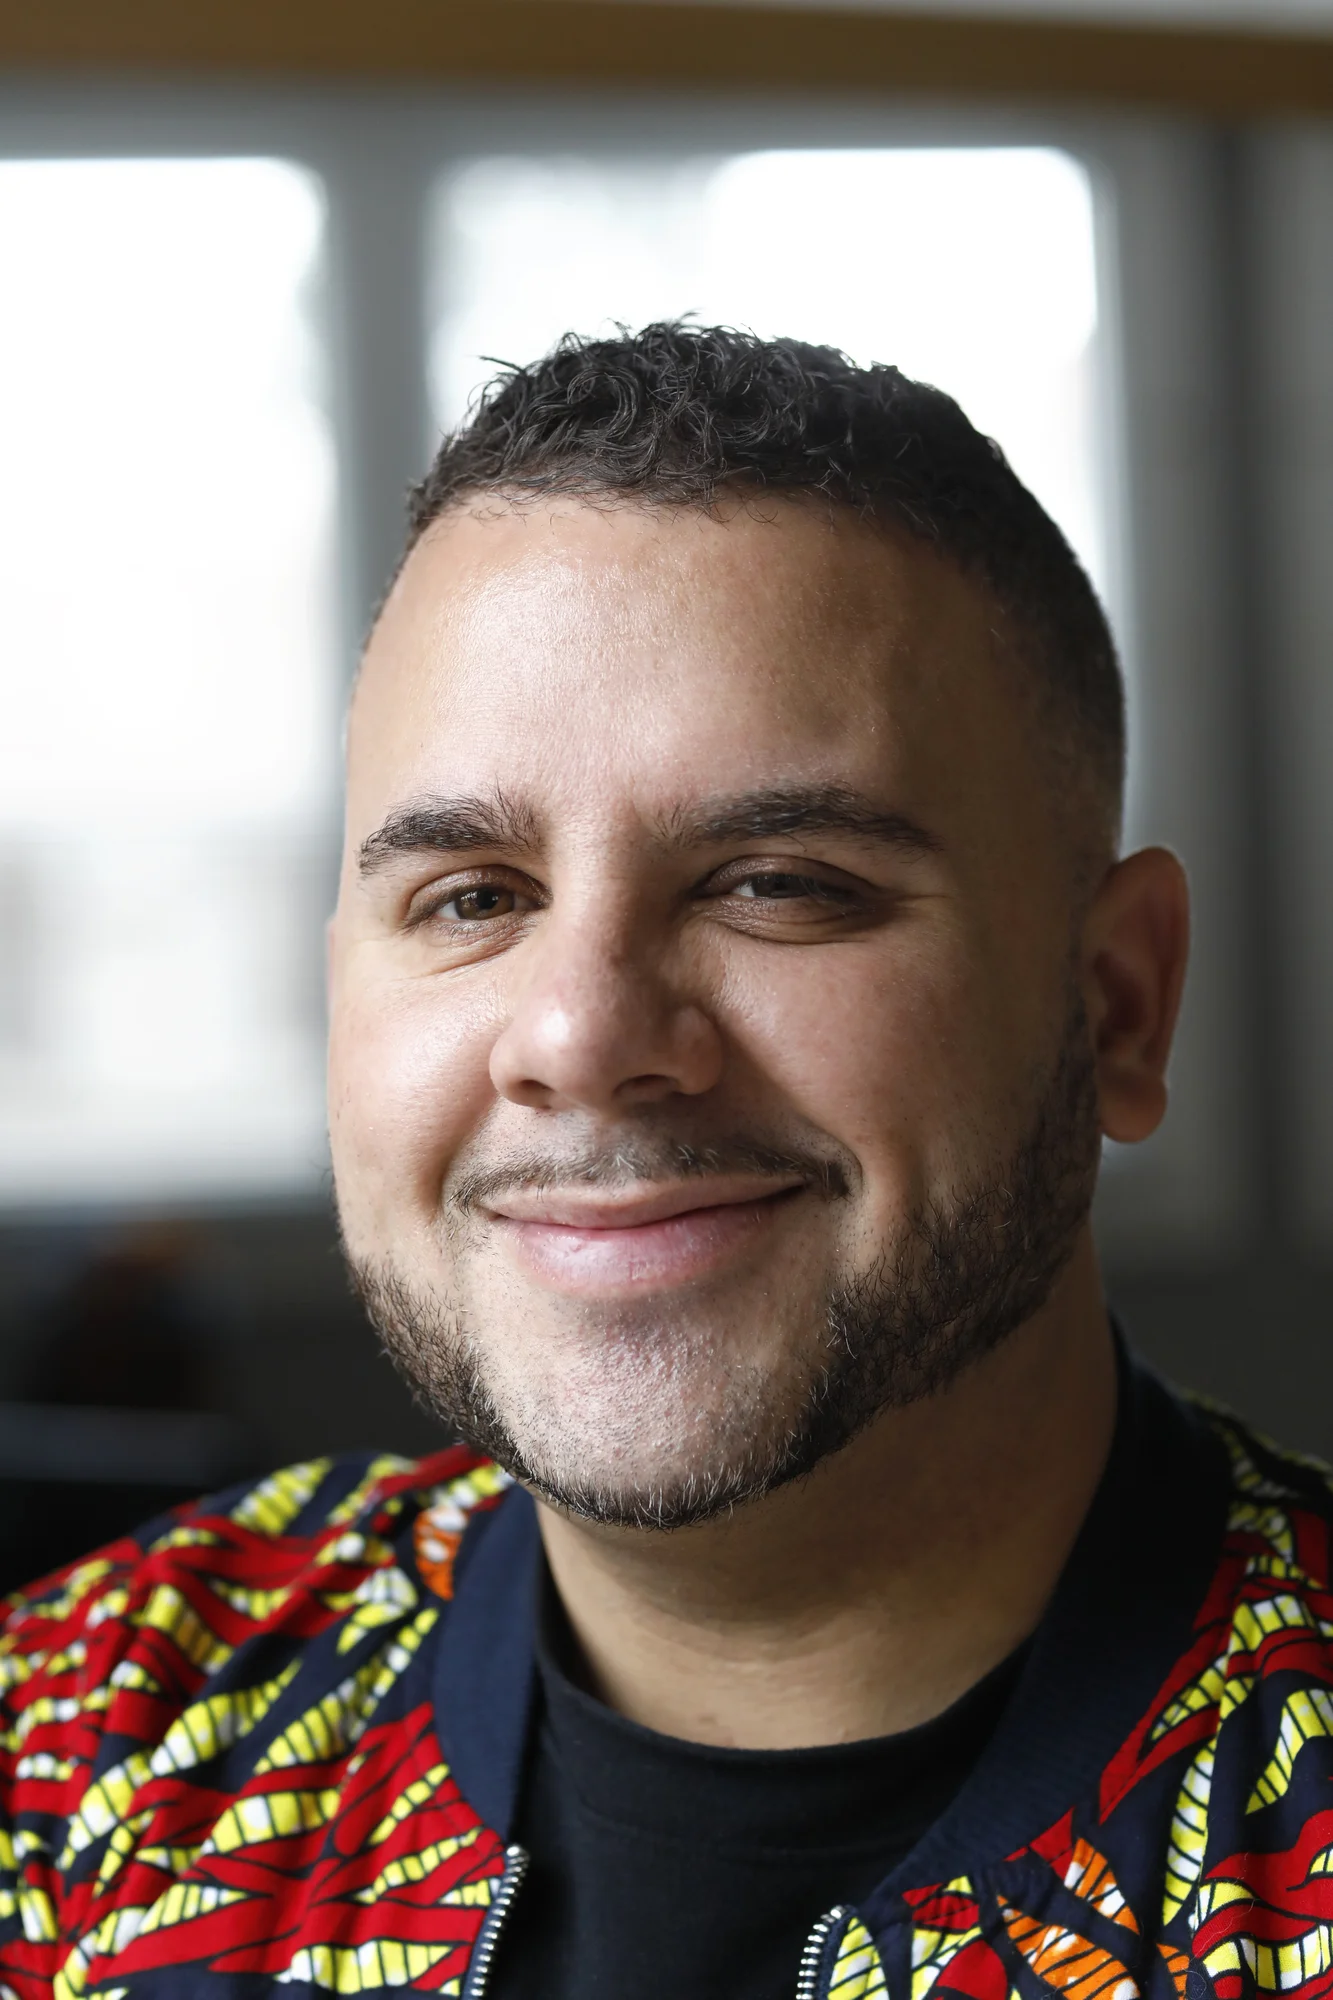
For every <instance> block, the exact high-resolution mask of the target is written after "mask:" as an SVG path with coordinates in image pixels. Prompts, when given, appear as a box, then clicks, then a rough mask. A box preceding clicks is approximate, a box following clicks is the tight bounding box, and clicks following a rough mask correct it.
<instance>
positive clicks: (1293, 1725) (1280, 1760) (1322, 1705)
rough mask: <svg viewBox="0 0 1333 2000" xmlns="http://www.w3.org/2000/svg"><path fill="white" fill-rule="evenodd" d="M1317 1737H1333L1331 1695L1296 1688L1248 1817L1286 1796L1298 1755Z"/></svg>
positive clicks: (1252, 1796)
mask: <svg viewBox="0 0 1333 2000" xmlns="http://www.w3.org/2000/svg"><path fill="white" fill-rule="evenodd" d="M1319 1736H1333V1692H1331V1691H1330V1690H1329V1689H1328V1688H1322V1687H1309V1688H1299V1689H1298V1690H1297V1691H1296V1693H1295V1694H1292V1695H1288V1697H1287V1699H1286V1701H1285V1702H1284V1703H1283V1705H1282V1720H1281V1722H1280V1723H1279V1725H1278V1735H1277V1742H1276V1744H1275V1745H1274V1748H1273V1754H1272V1756H1271V1757H1270V1758H1269V1760H1268V1763H1267V1764H1266V1765H1265V1767H1264V1770H1263V1774H1262V1776H1261V1777H1260V1779H1259V1782H1258V1784H1257V1785H1256V1786H1255V1788H1254V1790H1253V1792H1252V1793H1251V1794H1250V1798H1249V1802H1248V1804H1247V1805H1246V1807H1245V1810H1246V1812H1247V1813H1252V1812H1258V1811H1259V1809H1260V1807H1261V1806H1271V1805H1274V1804H1276V1802H1277V1800H1278V1799H1280V1798H1283V1797H1284V1796H1285V1794H1286V1792H1287V1790H1288V1788H1289V1786H1290V1784H1291V1776H1292V1772H1293V1771H1294V1769H1295V1767H1296V1758H1297V1756H1298V1754H1299V1753H1300V1751H1302V1750H1303V1749H1304V1748H1305V1745H1306V1744H1307V1743H1310V1742H1312V1741H1313V1740H1314V1739H1315V1738H1316V1737H1319Z"/></svg>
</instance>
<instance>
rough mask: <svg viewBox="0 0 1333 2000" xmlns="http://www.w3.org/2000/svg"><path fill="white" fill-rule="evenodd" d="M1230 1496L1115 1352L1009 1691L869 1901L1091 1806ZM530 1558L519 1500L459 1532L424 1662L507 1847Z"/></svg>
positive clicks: (460, 1769) (1138, 1712) (1220, 1475)
mask: <svg viewBox="0 0 1333 2000" xmlns="http://www.w3.org/2000/svg"><path fill="white" fill-rule="evenodd" d="M1227 1496H1228V1472H1227V1464H1226V1456H1225V1452H1224V1450H1223V1448H1222V1446H1221V1444H1220V1443H1219V1441H1218V1440H1217V1438H1216V1436H1215V1434H1214V1432H1213V1431H1212V1429H1211V1427H1210V1426H1209V1425H1208V1424H1207V1423H1206V1422H1205V1421H1204V1420H1203V1419H1201V1418H1200V1417H1199V1416H1198V1415H1197V1414H1196V1413H1195V1412H1194V1411H1192V1410H1191V1409H1189V1408H1188V1407H1187V1406H1185V1405H1183V1404H1182V1403H1180V1402H1179V1401H1178V1399H1177V1398H1176V1397H1175V1396H1173V1395H1172V1394H1171V1393H1170V1392H1169V1391H1168V1390H1167V1389H1166V1388H1164V1387H1163V1385H1162V1383H1161V1382H1159V1381H1158V1380H1157V1378H1156V1377H1155V1376H1154V1375H1152V1374H1151V1373H1150V1372H1149V1371H1148V1370H1147V1369H1145V1368H1143V1367H1141V1366H1139V1365H1138V1364H1136V1363H1134V1362H1132V1361H1129V1360H1128V1359H1127V1358H1126V1357H1125V1356H1124V1355H1123V1353H1122V1355H1121V1382H1120V1404H1119V1413H1118V1416H1117V1422H1116V1432H1115V1438H1114V1442H1113V1444H1112V1448H1111V1454H1110V1458H1109V1459H1108V1462H1107V1466H1106V1471H1105V1473H1104V1474H1103V1477H1102V1480H1101V1484H1100V1485H1099V1487H1098V1489H1097V1494H1096V1497H1095V1498H1094V1500H1093V1504H1092V1507H1091V1508H1090V1510H1089V1512H1088V1517H1087V1519H1086V1521H1085V1522H1084V1524H1083V1528H1082V1530H1081V1532H1080V1534H1079V1537H1078V1540H1077V1542H1076V1544H1075V1546H1074V1550H1073V1553H1072V1554H1071V1556H1070V1558H1069V1561H1068V1563H1067V1564H1066V1566H1065V1569H1064V1572H1063V1574H1062V1576H1061V1578H1060V1582H1059V1584H1058V1585H1057V1587H1056V1591H1055V1594H1054V1596H1053V1598H1052V1600H1051V1603H1050V1605H1049V1607H1048V1609H1047V1611H1046V1614H1045V1616H1044V1618H1043V1619H1042V1622H1041V1624H1040V1625H1039V1626H1038V1628H1037V1632H1036V1634H1035V1636H1034V1640H1033V1645H1032V1651H1031V1654H1030V1656H1029V1659H1028V1661H1027V1664H1026V1667H1025V1669H1024V1672H1023V1674H1022V1676H1021V1678H1020V1680H1019V1683H1018V1686H1017V1688H1016V1689H1015V1690H1014V1694H1013V1697H1012V1699H1011V1700H1010V1702H1009V1705H1008V1707H1007V1708H1006V1710H1005V1713H1004V1715H1003V1717H1002V1719H1001V1721H1000V1724H999V1727H998V1728H997V1730H996V1732H995V1735H994V1737H993V1738H992V1740H991V1742H990V1744H989V1746H988V1748H987V1749H986V1751H985V1752H984V1753H983V1755H982V1757H981V1759H980V1761H979V1762H978V1764H977V1766H976V1768H975V1770H974V1771H973V1772H972V1774H971V1776H970V1777H969V1778H968V1780H967V1781H966V1783H965V1784H964V1785H963V1787H962V1790H961V1791H960V1792H959V1794H958V1796H957V1797H956V1798H955V1800H954V1801H953V1803H952V1805H950V1806H949V1807H948V1809H947V1810H946V1811H945V1812H944V1813H943V1814H942V1815H941V1817H940V1818H939V1819H938V1820H937V1821H936V1823H935V1825H934V1826H933V1827H932V1828H931V1829H930V1831H929V1832H928V1833H927V1834H926V1836H925V1838H924V1839H923V1840H922V1841H921V1842H920V1844H919V1845H918V1846H917V1847H916V1849H915V1850H914V1851H913V1852H912V1853H911V1854H910V1855H909V1856H908V1857H907V1859H906V1860H905V1861H904V1862H903V1863H902V1865H901V1867H900V1868H898V1869H896V1870H895V1872H894V1874H893V1875H892V1877H890V1879H889V1881H888V1882H886V1883H885V1884H884V1886H883V1889H882V1890H881V1891H879V1892H877V1895H876V1897H875V1898H874V1899H873V1903H878V1901H879V1897H880V1896H881V1895H883V1896H890V1897H891V1896H893V1895H894V1894H896V1893H897V1892H898V1891H900V1890H901V1889H903V1888H907V1887H911V1886H915V1885H919V1884H929V1883H931V1882H937V1881H940V1880H942V1879H947V1878H949V1877H951V1876H953V1875H957V1874H962V1873H967V1872H969V1871H971V1870H973V1869H975V1868H978V1867H983V1866H985V1865H986V1864H987V1863H989V1862H992V1861H995V1860H999V1859H1000V1858H1002V1857H1003V1856H1004V1855H1006V1854H1010V1853H1013V1852H1014V1850H1015V1849H1016V1848H1019V1847H1021V1846H1023V1845H1025V1844H1026V1842H1028V1841H1030V1840H1033V1839H1035V1838H1036V1837H1037V1835H1038V1834H1040V1833H1043V1832H1045V1831H1046V1830H1047V1828H1048V1827H1050V1826H1052V1825H1053V1824H1054V1823H1055V1822H1056V1821H1057V1820H1058V1819H1059V1818H1060V1817H1061V1815H1062V1814H1063V1813H1065V1812H1066V1811H1068V1809H1069V1808H1070V1807H1071V1806H1072V1805H1074V1804H1076V1803H1077V1802H1078V1801H1079V1800H1080V1799H1081V1798H1085V1797H1087V1796H1089V1795H1090V1794H1092V1793H1094V1792H1095V1790H1096V1787H1097V1783H1098V1780H1099V1779H1100V1776H1101V1773H1102V1771H1103V1770H1104V1769H1105V1767H1106V1765H1107V1764H1108V1763H1109V1762H1110V1761H1111V1758H1112V1757H1113V1756H1114V1755H1115V1753H1116V1751H1117V1750H1118V1749H1119V1748H1120V1746H1121V1744H1122V1743H1123V1742H1124V1740H1125V1738H1126V1737H1127V1736H1128V1735H1129V1733H1130V1731H1131V1730H1132V1729H1133V1727H1134V1725H1135V1723H1136V1722H1137V1721H1138V1720H1139V1719H1140V1717H1141V1716H1142V1715H1143V1713H1144V1711H1145V1710H1146V1709H1147V1707H1148V1704H1149V1702H1150V1701H1151V1700H1152V1698H1153V1695H1154V1694H1155V1693H1156V1692H1157V1690H1158V1688H1159V1687H1160V1686H1161V1684H1162V1682H1163V1680H1164V1679H1165V1677H1166V1675H1167V1673H1168V1672H1169V1670H1170V1668H1171V1666H1172V1664H1173V1663H1174V1662H1175V1661H1176V1660H1177V1659H1178V1658H1179V1657H1180V1655H1181V1654H1182V1653H1183V1652H1184V1651H1185V1650H1186V1648H1187V1647H1188V1645H1189V1642H1190V1635H1191V1632H1192V1629H1193V1625H1194V1621H1195V1618H1196V1616H1197V1614H1198V1611H1199V1609H1200V1607H1201V1605H1202V1603H1203V1600H1204V1597H1205V1596H1206V1594H1207V1591H1208V1586H1209V1583H1210V1581H1211V1579H1212V1575H1213V1571H1214V1568H1215V1566H1216V1563H1217V1559H1218V1554H1219V1547H1220V1542H1221V1537H1222V1532H1223V1528H1224V1525H1225V1518H1226V1507H1227ZM1168 1543H1169V1547H1168ZM541 1561H542V1556H541V1538H540V1534H539V1532H538V1527H537V1510H536V1507H535V1505H534V1503H533V1501H532V1499H531V1497H530V1495H529V1494H527V1493H525V1492H524V1491H523V1490H522V1489H521V1488H518V1487H515V1488H513V1489H512V1490H511V1491H510V1492H509V1493H508V1494H507V1495H506V1496H505V1498H504V1500H503V1501H502V1502H501V1503H500V1505H499V1506H498V1507H497V1508H495V1509H494V1510H493V1511H491V1512H489V1513H484V1514H479V1515H477V1516H475V1517H474V1519H473V1521H472V1523H471V1525H470V1526H469V1528H468V1531H467V1534H466V1536H465V1538H464V1542H463V1546H462V1549H461V1550H460V1552H459V1558H458V1566H457V1581H456V1595H455V1600H454V1603H453V1605H452V1606H451V1608H450V1610H449V1613H448V1615H447V1616H446V1618H445V1619H444V1620H443V1621H442V1625H443V1631H442V1634H441V1638H440V1642H439V1651H438V1654H437V1659H436V1669H435V1676H436V1677H435V1713H436V1727H437V1730H438V1732H439V1735H440V1739H441V1743H442V1745H443V1748H444V1751H445V1755H446V1756H447V1757H448V1759H449V1763H450V1766H451V1769H452V1772H453V1776H454V1779H455V1781H456V1783H457V1784H458V1787H459V1789H460V1791H461V1792H462V1793H463V1796H464V1797H465V1798H466V1799H467V1800H468V1802H469V1803H470V1804H471V1806H472V1807H473V1809H474V1810H475V1811H476V1813H477V1814H478V1816H479V1817H480V1818H481V1819H482V1820H483V1821H484V1823H485V1824H486V1825H487V1826H490V1827H492V1828H493V1829H494V1830H495V1831H496V1832H497V1833H498V1834H499V1835H500V1836H501V1838H502V1839H504V1840H508V1839H509V1838H510V1836H511V1833H512V1829H513V1826H514V1821H515V1817H516V1813H517V1807H518V1799H519V1787H520V1783H521V1780H522V1775H523V1764H524V1759H525V1755H526V1752H527V1746H528V1741H529V1737H530V1734H531V1728H532V1721H533V1709H534V1697H535V1684H536V1636H537V1635H536V1619H537V1603H538V1589H537V1586H538V1580H539V1577H540V1566H541ZM866 1914H867V1916H868V1917H873V1914H874V1910H873V1907H872V1906H867V1910H866Z"/></svg>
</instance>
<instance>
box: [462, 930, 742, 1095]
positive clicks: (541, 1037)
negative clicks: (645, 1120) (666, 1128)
mask: <svg viewBox="0 0 1333 2000" xmlns="http://www.w3.org/2000/svg"><path fill="white" fill-rule="evenodd" d="M529 952H530V955H526V954H525V957H526V963H525V964H524V967H523V978H522V984H521V986H520V987H519V989H518V990H517V991H516V992H515V994H514V996H513V1009H512V1012H511V1013H510V1016H509V1019H508V1021H507V1023H506V1024H505V1026H504V1027H503V1029H502V1030H501V1032H500V1034H499V1036H498V1037H497V1039H496V1041H495V1043H494V1046H493V1048H492V1050H491V1065H490V1067H491V1080H492V1082H493V1084H494V1086H495V1089H496V1091H497V1092H498V1093H499V1095H500V1096H501V1097H504V1098H507V1099H508V1100H509V1101H510V1102H511V1103H513V1104H522V1105H525V1106H527V1107H528V1108H529V1109H531V1110H538V1111H561V1110H580V1111H586V1112H592V1113H594V1114H600V1115H607V1114H613V1113H618V1112H623V1111H625V1110H627V1109H628V1108H629V1107H631V1106H633V1105H641V1104H655V1103H659V1102H661V1101H662V1100H664V1099H666V1098H668V1097H672V1096H674V1095H676V1094H677V1093H679V1094H680V1095H682V1096H685V1097H696V1096H699V1095H701V1094H702V1093H703V1092H704V1091H706V1090H711V1089H712V1087H713V1085H714V1084H715V1083H716V1082H717V1081H718V1079H719V1078H720V1076H721V1074H722V1058H723V1049H722V1037H721V1034H720V1033H719V1031H718V1028H717V1025H716V1023H715V1022H714V1020H713V1018H712V1016H711V1014H710V1012H709V1011H708V1008H707V1007H706V1005H704V1004H701V1002H700V999H699V998H698V997H697V996H695V995H692V994H689V993H687V992H684V991H683V990H682V989H681V986H680V984H679V982H678V980H673V978H672V976H671V972H670V970H669V968H668V967H667V966H666V965H665V964H664V963H663V962H662V958H661V955H660V953H658V954H655V953H654V950H653V946H652V945H651V944H650V943H648V942H647V941H644V940H642V939H636V938H634V937H633V936H631V935H629V934H627V931H626V929H625V927H623V926H621V925H619V924H616V923H615V922H612V921H608V922H603V923H596V922H590V921H588V920H587V919H586V917H585V919H584V920H583V921H582V922H580V921H579V920H578V919H577V918H572V917H571V918H566V919H565V920H564V921H563V922H562V921H560V920H559V919H556V918H554V917H553V918H552V920H549V921H548V923H547V925H545V926H544V927H543V933H542V935H541V936H540V938H537V939H534V940H533V941H532V944H531V946H530V947H529Z"/></svg>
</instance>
